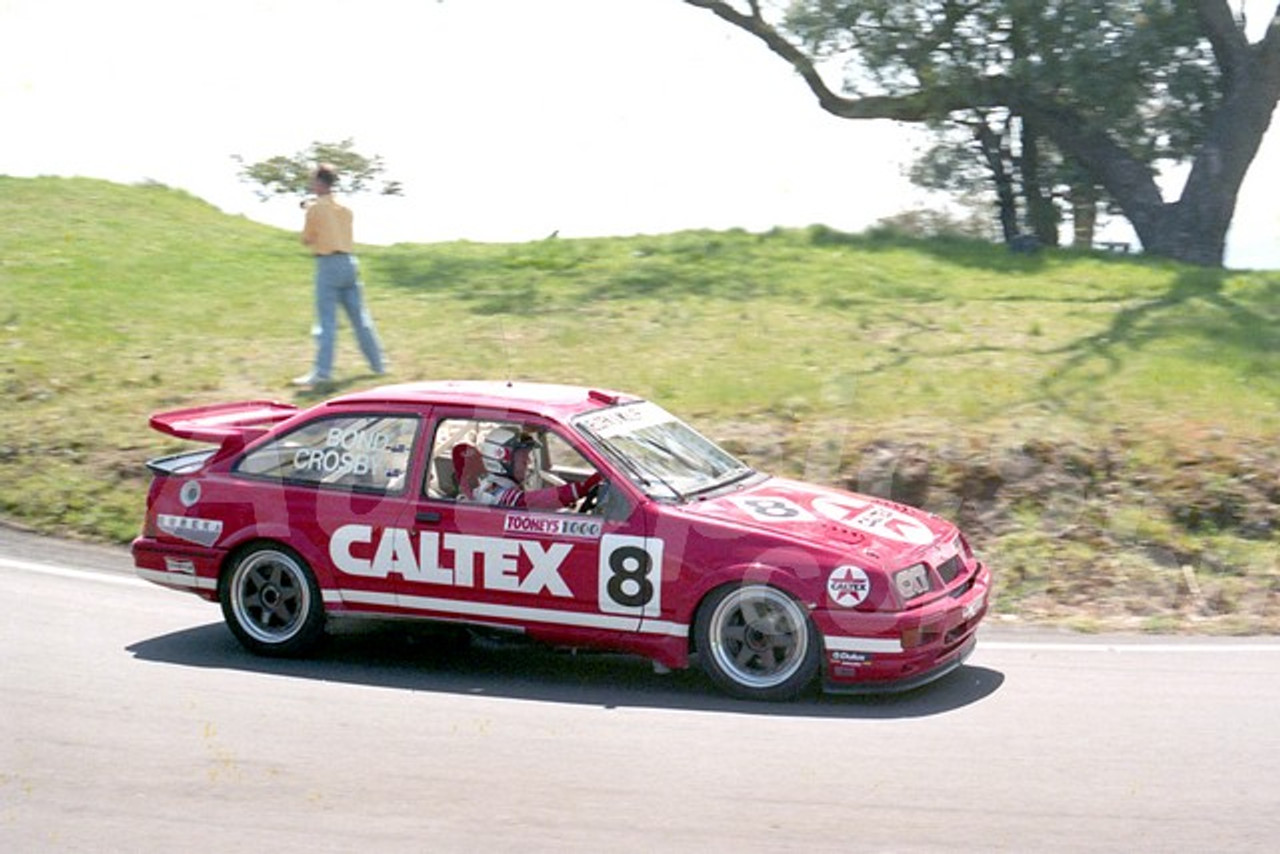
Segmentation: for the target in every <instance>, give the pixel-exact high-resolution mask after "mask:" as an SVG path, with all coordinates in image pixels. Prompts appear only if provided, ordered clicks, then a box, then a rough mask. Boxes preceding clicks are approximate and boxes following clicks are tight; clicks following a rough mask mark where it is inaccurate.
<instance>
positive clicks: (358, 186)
mask: <svg viewBox="0 0 1280 854" xmlns="http://www.w3.org/2000/svg"><path fill="white" fill-rule="evenodd" d="M231 159H232V160H234V161H235V162H237V163H239V164H240V180H242V181H244V182H245V183H247V184H256V185H258V187H259V189H257V190H255V192H256V193H257V194H258V198H260V199H262V200H263V201H266V200H267V199H269V198H271V197H272V196H273V195H283V196H289V195H294V196H306V195H307V194H308V193H310V192H311V189H310V188H311V174H312V172H314V171H315V168H316V165H317V164H320V163H329V164H332V165H333V166H334V167H335V168H336V169H337V170H338V175H339V177H340V181H339V189H341V190H342V191H343V192H347V193H359V192H362V191H364V190H372V189H374V188H375V187H376V188H378V190H379V192H381V193H382V195H384V196H398V195H401V193H402V192H403V190H404V188H403V187H402V186H401V185H400V182H399V181H391V180H387V179H386V178H384V177H383V173H384V172H385V167H384V165H383V162H382V158H381V157H379V156H377V155H376V154H375V155H374V156H373V157H365V156H364V155H362V154H359V153H358V152H356V150H355V140H352V139H344V140H343V141H342V142H336V143H332V142H313V143H311V146H310V147H309V148H307V149H306V150H304V151H299V152H298V153H297V154H294V155H293V156H292V157H286V156H284V155H281V154H278V155H276V156H275V157H268V158H267V159H266V160H261V161H259V162H257V163H252V164H247V163H245V161H244V158H243V157H241V156H240V155H238V154H237V155H233V156H232V158H231Z"/></svg>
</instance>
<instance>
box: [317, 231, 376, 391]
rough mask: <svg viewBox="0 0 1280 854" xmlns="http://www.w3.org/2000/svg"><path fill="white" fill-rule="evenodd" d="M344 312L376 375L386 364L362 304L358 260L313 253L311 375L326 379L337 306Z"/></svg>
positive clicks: (330, 364)
mask: <svg viewBox="0 0 1280 854" xmlns="http://www.w3.org/2000/svg"><path fill="white" fill-rule="evenodd" d="M339 305H341V306H342V308H343V309H344V310H345V311H346V313H347V318H348V319H349V320H350V321H351V326H352V328H353V329H355V332H356V340H357V341H359V342H360V350H361V351H362V352H363V353H364V357H365V358H366V359H368V360H369V367H371V368H373V372H374V373H376V374H380V373H382V372H383V371H384V370H385V369H386V366H385V364H384V363H383V361H382V343H381V342H380V341H378V330H376V329H375V328H374V326H373V318H372V317H371V316H370V315H369V310H368V309H366V308H365V306H364V285H362V284H361V282H360V263H359V262H358V261H357V260H356V258H355V256H354V255H317V256H316V325H315V326H314V327H312V329H311V333H312V334H313V335H314V336H315V338H316V364H315V368H314V370H313V371H312V376H313V377H314V378H315V379H317V380H327V379H329V375H330V373H331V372H332V371H333V346H334V338H336V337H337V328H338V306H339Z"/></svg>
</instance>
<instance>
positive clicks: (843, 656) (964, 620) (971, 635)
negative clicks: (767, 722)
mask: <svg viewBox="0 0 1280 854" xmlns="http://www.w3.org/2000/svg"><path fill="white" fill-rule="evenodd" d="M990 591H991V573H990V571H989V570H988V569H987V568H986V566H984V565H981V564H980V565H979V566H978V568H977V570H976V571H975V572H974V573H973V575H972V576H971V577H970V579H969V581H968V582H966V584H965V585H964V586H963V587H962V588H961V589H960V590H959V591H955V592H952V593H950V594H948V595H946V596H943V597H941V598H939V599H937V600H935V601H934V602H931V603H930V604H928V605H926V606H923V607H921V608H917V609H912V610H910V611H902V612H898V613H889V614H885V613H867V612H860V611H850V610H843V611H842V610H836V609H822V610H819V611H816V612H815V613H814V615H813V616H814V620H815V622H816V623H817V624H818V627H819V629H820V630H821V632H822V637H823V646H824V651H823V670H822V676H823V687H824V689H825V690H827V691H830V692H834V693H888V692H895V691H908V690H911V689H912V688H917V687H919V686H921V685H924V684H926V683H928V682H932V681H933V680H935V679H938V678H941V677H942V676H945V675H946V674H947V673H950V672H951V671H952V670H954V669H956V668H957V667H959V666H960V665H961V664H962V663H963V662H964V660H965V659H966V658H967V657H968V656H969V654H970V653H971V652H973V649H974V646H975V645H976V643H977V632H978V625H979V624H980V623H981V622H982V618H983V617H984V616H985V615H986V613H987V606H988V600H989V598H990Z"/></svg>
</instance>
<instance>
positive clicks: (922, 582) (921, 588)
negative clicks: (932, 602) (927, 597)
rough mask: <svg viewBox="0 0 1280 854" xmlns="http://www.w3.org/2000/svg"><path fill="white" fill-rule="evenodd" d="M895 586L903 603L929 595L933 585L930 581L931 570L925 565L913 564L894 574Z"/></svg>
mask: <svg viewBox="0 0 1280 854" xmlns="http://www.w3.org/2000/svg"><path fill="white" fill-rule="evenodd" d="M893 586H894V587H896V588H897V589H898V595H899V596H901V597H902V601H903V602H910V601H911V600H912V599H914V598H916V597H917V596H923V595H924V594H926V593H928V592H929V590H930V589H931V587H932V585H931V584H930V581H929V568H928V567H927V566H925V565H924V564H923V563H916V564H912V565H911V566H909V567H907V568H906V569H900V570H898V571H897V572H895V573H894V574H893Z"/></svg>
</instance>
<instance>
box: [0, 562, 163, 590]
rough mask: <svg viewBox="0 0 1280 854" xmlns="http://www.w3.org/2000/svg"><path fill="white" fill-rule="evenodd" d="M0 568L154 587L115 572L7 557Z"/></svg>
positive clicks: (132, 585) (107, 582)
mask: <svg viewBox="0 0 1280 854" xmlns="http://www.w3.org/2000/svg"><path fill="white" fill-rule="evenodd" d="M0 568H3V569H16V570H19V571H22V572H37V573H40V574H41V575H52V576H55V577H57V578H76V579H87V580H89V581H101V582H104V583H106V584H122V585H125V586H126V587H151V586H152V585H150V584H148V583H147V582H145V581H143V580H142V579H141V578H135V577H134V576H132V575H117V574H116V573H113V572H94V571H92V570H88V569H68V568H66V567H62V566H53V565H51V564H47V563H36V562H34V561H29V560H14V559H13V558H7V557H0Z"/></svg>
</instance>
